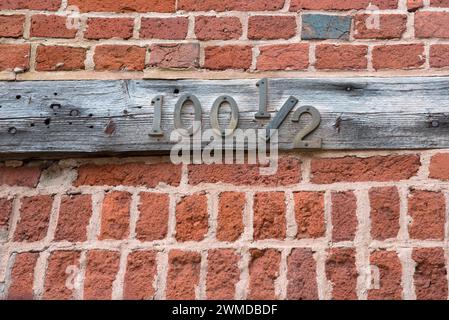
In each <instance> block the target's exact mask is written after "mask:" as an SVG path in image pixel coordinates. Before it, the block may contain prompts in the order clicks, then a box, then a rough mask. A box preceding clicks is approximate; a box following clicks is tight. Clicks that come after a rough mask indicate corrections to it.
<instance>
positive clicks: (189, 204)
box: [176, 194, 209, 242]
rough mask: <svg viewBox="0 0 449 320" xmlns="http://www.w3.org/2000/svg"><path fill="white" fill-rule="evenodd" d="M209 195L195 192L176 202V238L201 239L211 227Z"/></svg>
mask: <svg viewBox="0 0 449 320" xmlns="http://www.w3.org/2000/svg"><path fill="white" fill-rule="evenodd" d="M208 218H209V214H208V212H207V197H206V195H205V194H194V195H190V196H185V197H183V198H182V199H181V200H180V201H179V202H178V203H177V204H176V240H178V241H180V242H185V241H201V240H203V239H204V237H205V236H206V234H207V230H208V227H209V221H208Z"/></svg>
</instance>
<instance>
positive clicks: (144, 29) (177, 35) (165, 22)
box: [140, 17, 189, 40]
mask: <svg viewBox="0 0 449 320" xmlns="http://www.w3.org/2000/svg"><path fill="white" fill-rule="evenodd" d="M188 29H189V18H187V17H176V18H142V22H141V27H140V37H141V38H145V39H167V40H184V39H185V38H186V37H187V32H188V31H189V30H188Z"/></svg>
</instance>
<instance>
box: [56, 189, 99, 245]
mask: <svg viewBox="0 0 449 320" xmlns="http://www.w3.org/2000/svg"><path fill="white" fill-rule="evenodd" d="M91 216H92V196H91V195H87V194H85V195H74V196H63V197H62V199H61V205H60V208H59V217H58V225H57V227H56V233H55V239H54V240H56V241H63V240H66V241H70V242H83V241H86V240H87V228H88V226H89V220H90V217H91Z"/></svg>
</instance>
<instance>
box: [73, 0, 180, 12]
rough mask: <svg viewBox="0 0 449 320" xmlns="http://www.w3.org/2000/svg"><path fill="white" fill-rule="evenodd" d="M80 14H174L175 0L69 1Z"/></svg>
mask: <svg viewBox="0 0 449 320" xmlns="http://www.w3.org/2000/svg"><path fill="white" fill-rule="evenodd" d="M68 4H69V5H71V6H77V7H78V8H79V9H80V10H81V12H143V13H147V12H175V5H176V0H121V1H115V0H69V1H68Z"/></svg>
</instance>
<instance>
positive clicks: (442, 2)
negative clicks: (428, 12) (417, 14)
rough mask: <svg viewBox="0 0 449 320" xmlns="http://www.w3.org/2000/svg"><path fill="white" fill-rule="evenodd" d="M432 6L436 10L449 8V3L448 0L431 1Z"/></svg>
mask: <svg viewBox="0 0 449 320" xmlns="http://www.w3.org/2000/svg"><path fill="white" fill-rule="evenodd" d="M430 6H431V7H436V8H448V7H449V1H448V0H430Z"/></svg>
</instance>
